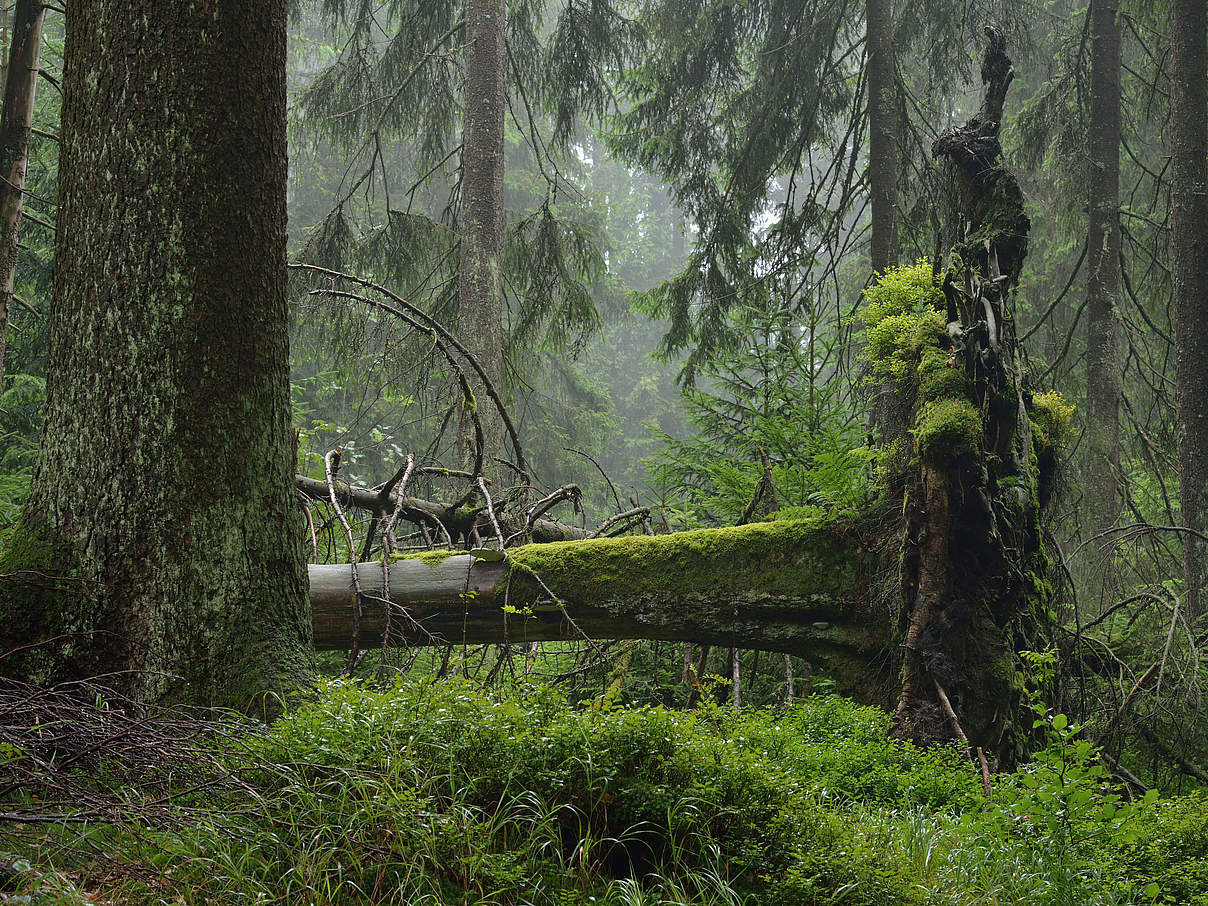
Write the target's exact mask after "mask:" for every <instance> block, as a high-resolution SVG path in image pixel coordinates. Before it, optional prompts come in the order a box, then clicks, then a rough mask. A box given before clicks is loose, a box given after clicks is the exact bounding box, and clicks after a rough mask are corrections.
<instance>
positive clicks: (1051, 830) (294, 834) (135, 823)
mask: <svg viewBox="0 0 1208 906" xmlns="http://www.w3.org/2000/svg"><path fill="white" fill-rule="evenodd" d="M104 707H105V703H104V702H102V701H98V702H97V708H98V709H101V710H103V709H104ZM1038 724H1039V725H1040V727H1039V729H1040V731H1041V732H1043V733H1044V734H1045V737H1046V738H1047V744H1046V745H1045V746H1044V747H1043V748H1042V749H1040V750H1039V752H1038V754H1037V756H1036V758H1035V760H1034V761H1032V762H1031V763H1029V764H1027V765H1024V766H1022V767H1021V768H1019V769H1018V770H1017V771H1015V772H1014V773H1012V774H1000V775H998V776H995V777H994V778H993V780H992V783H991V785H990V792H989V796H988V797H987V795H986V793H985V791H984V789H983V782H982V778H981V776H980V774H979V772H978V771H977V770H976V769H975V768H974V767H973V766H971V765H970V763H969V761H968V759H967V758H966V757H965V754H964V753H963V752H961V751H959V750H958V749H957V748H955V747H951V748H943V747H940V748H932V749H928V750H920V749H917V748H915V747H914V746H913V745H911V744H910V743H905V742H899V741H894V740H890V739H889V738H887V736H886V728H887V725H888V715H887V714H886V713H885V712H883V711H881V710H879V709H876V708H871V707H864V706H859V705H856V704H854V703H852V702H850V701H848V700H846V699H842V698H839V697H835V696H827V695H816V696H812V697H809V698H806V699H804V700H802V701H800V702H798V703H795V704H791V705H788V706H786V707H783V708H779V709H771V708H765V709H750V710H743V711H739V712H734V711H731V710H729V709H724V708H722V707H720V706H718V705H717V704H716V703H715V702H713V701H712V699H707V700H706V703H705V704H703V705H702V706H701V707H699V708H697V709H696V710H694V711H690V712H686V711H672V710H666V709H664V708H661V707H635V708H628V709H611V708H609V707H607V706H601V705H600V703H599V702H596V703H595V704H594V706H593V705H592V704H588V705H587V706H578V707H572V706H570V705H568V704H567V703H566V701H565V697H564V696H563V695H562V694H561V693H559V692H557V691H555V690H553V689H551V688H549V687H543V686H532V685H525V684H517V685H514V686H512V687H511V688H509V689H508V690H507V691H504V692H500V693H496V694H491V693H487V692H484V691H482V690H481V688H480V687H479V686H477V685H473V684H470V683H468V682H466V681H464V680H460V679H452V680H449V681H444V682H439V683H417V682H406V681H404V682H399V683H396V684H392V685H389V686H387V687H375V686H373V685H371V684H365V683H356V682H351V681H348V680H333V681H331V682H329V683H327V684H326V685H324V686H323V687H322V688H321V689H320V690H318V692H317V693H315V694H314V695H313V696H312V697H311V698H310V699H309V700H308V701H306V702H304V703H301V704H300V705H298V706H297V707H296V708H295V709H294V710H293V711H292V712H291V713H289V714H288V715H287V716H285V717H284V718H282V719H281V720H279V721H277V722H276V723H275V724H273V725H272V726H271V727H270V728H268V729H264V728H259V729H255V728H251V727H249V725H247V724H246V723H235V722H234V721H233V719H232V721H231V722H230V723H229V725H228V727H227V729H228V731H229V732H227V733H219V734H215V735H213V736H212V737H210V741H209V742H206V743H204V744H203V746H204V749H205V758H206V759H213V761H214V764H218V765H221V766H222V772H221V776H215V777H214V778H213V779H212V780H211V781H210V782H208V783H203V784H198V783H197V782H196V776H195V773H194V772H193V771H192V770H191V768H190V765H187V764H183V763H179V762H177V763H174V762H173V760H172V758H170V757H166V756H167V753H165V758H164V759H163V760H162V762H161V763H160V764H159V765H158V766H157V769H156V770H155V771H148V770H146V769H145V766H144V769H142V770H141V771H136V772H132V771H130V770H128V768H129V767H130V765H128V764H124V763H123V755H122V754H121V752H122V751H123V749H122V747H121V746H120V745H119V746H117V747H115V748H114V751H115V753H116V754H114V755H113V756H112V757H110V758H108V759H105V758H102V759H101V761H102V763H101V765H99V767H101V768H102V769H101V770H96V767H98V766H97V765H88V764H87V763H86V762H87V760H86V759H85V760H84V761H83V762H77V763H75V764H74V765H73V764H72V763H71V762H72V761H74V760H75V759H71V758H67V759H62V763H61V764H55V763H54V760H53V759H51V760H49V761H47V762H44V763H43V764H41V765H40V770H42V771H44V772H45V774H44V776H45V778H46V779H47V780H50V779H51V777H52V776H58V778H59V780H60V781H61V780H62V775H63V774H67V773H70V772H72V771H81V772H82V773H81V777H80V779H79V782H80V783H82V784H84V785H85V787H86V789H87V790H88V793H87V794H81V801H83V800H84V799H90V800H91V801H93V802H94V803H95V802H96V801H98V800H96V798H95V797H97V796H104V797H108V799H109V801H110V802H112V803H115V804H117V806H118V809H117V814H121V815H122V816H123V817H122V818H119V819H114V818H113V817H110V818H109V819H107V820H102V821H85V820H81V821H78V822H71V821H68V822H63V823H59V824H56V825H51V826H52V827H53V830H50V831H47V830H45V827H46V825H43V824H39V823H36V822H33V823H29V824H26V825H22V824H20V823H16V824H8V825H6V826H5V837H4V839H3V841H0V847H3V848H4V849H7V850H10V851H11V853H10V858H12V857H15V859H14V861H13V866H14V867H13V870H12V871H11V872H10V874H9V875H8V877H7V878H6V889H7V890H8V891H10V892H9V893H5V894H3V895H2V896H3V897H7V898H8V900H9V901H11V902H24V903H31V904H32V903H40V904H48V906H49V904H52V903H54V904H72V903H99V902H116V903H131V904H142V903H148V904H150V903H185V904H219V903H222V904H225V903H232V904H234V903H265V904H269V903H280V904H286V903H291V904H292V903H323V904H333V906H334V904H346V903H347V904H352V903H377V902H398V903H413V904H420V903H432V904H438V903H441V904H443V903H448V904H453V903H457V904H480V903H481V904H487V903H508V904H511V903H515V904H568V903H600V904H618V906H620V904H656V903H658V904H664V903H666V904H673V903H682V904H736V903H748V904H768V906H771V904H784V906H788V904H812V903H819V904H821V903H844V904H876V906H884V904H899V903H900V904H915V903H917V904H925V903H926V904H998V903H1003V904H1006V903H1029V904H1050V903H1051V904H1067V903H1080V904H1081V903H1086V904H1092V903H1093V904H1124V903H1154V902H1157V903H1180V904H1191V906H1194V904H1206V903H1208V808H1206V805H1208V802H1206V801H1205V797H1204V795H1203V793H1202V792H1197V793H1193V794H1191V795H1188V796H1184V797H1177V798H1167V799H1163V800H1159V799H1158V798H1157V795H1156V793H1150V794H1148V795H1141V794H1140V793H1138V795H1137V798H1136V799H1135V801H1134V800H1133V797H1132V796H1131V795H1129V794H1128V793H1127V791H1124V790H1121V789H1119V788H1115V787H1111V786H1109V785H1107V784H1106V783H1105V782H1104V773H1103V768H1102V767H1100V766H1099V765H1098V762H1097V752H1096V750H1095V749H1094V747H1093V746H1092V745H1091V744H1090V743H1089V742H1087V741H1085V740H1083V739H1082V737H1081V734H1080V732H1079V728H1078V727H1075V726H1071V725H1069V723H1068V722H1067V720H1066V718H1065V717H1064V716H1063V715H1052V716H1050V717H1048V718H1046V719H1045V720H1041V721H1038ZM224 736H225V741H222V742H215V741H214V739H218V738H221V737H224ZM32 748H33V743H32V742H31V749H32ZM128 748H131V749H132V748H134V747H133V746H129V747H128ZM105 751H108V750H105ZM22 757H24V753H23V752H22V751H21V750H20V749H18V748H17V747H12V746H10V747H6V749H5V752H4V753H3V758H4V759H5V760H6V762H8V763H9V765H10V766H11V765H12V764H13V763H14V762H15V761H17V760H19V759H21V758H22ZM192 760H193V761H196V760H197V758H196V757H194V758H193V759H192ZM136 774H138V775H139V776H135V775H136ZM190 787H200V788H193V789H190ZM39 792H40V791H39V790H38V789H37V788H36V786H32V785H31V786H29V787H27V788H26V789H25V790H24V791H23V792H21V793H18V794H15V795H14V793H13V791H11V790H10V791H9V794H8V802H7V806H6V808H7V810H9V811H10V812H12V813H15V814H17V815H18V816H19V815H21V814H24V815H25V816H26V817H27V818H28V817H29V816H31V815H35V814H37V812H36V811H35V810H32V808H33V806H34V805H36V801H37V800H38V798H39ZM169 793H170V794H171V795H170V796H168V794H169ZM167 801H170V803H171V804H170V805H169V806H168V807H166V808H164V807H163V803H164V802H167ZM44 807H46V808H49V807H50V803H49V802H47V803H45V804H44Z"/></svg>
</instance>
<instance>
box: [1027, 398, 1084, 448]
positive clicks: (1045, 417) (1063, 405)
mask: <svg viewBox="0 0 1208 906" xmlns="http://www.w3.org/2000/svg"><path fill="white" fill-rule="evenodd" d="M1031 417H1032V425H1033V426H1034V428H1035V430H1036V433H1037V434H1038V435H1039V436H1038V438H1037V440H1038V441H1039V443H1040V445H1041V446H1044V447H1053V448H1057V447H1060V446H1061V444H1062V443H1064V441H1065V439H1066V437H1067V436H1068V435H1069V431H1070V425H1071V424H1073V421H1074V407H1073V406H1071V405H1070V404H1069V403H1067V402H1066V401H1065V399H1064V398H1063V397H1062V396H1061V394H1060V393H1058V392H1057V391H1056V390H1049V391H1047V392H1045V393H1036V394H1033V395H1032V411H1031Z"/></svg>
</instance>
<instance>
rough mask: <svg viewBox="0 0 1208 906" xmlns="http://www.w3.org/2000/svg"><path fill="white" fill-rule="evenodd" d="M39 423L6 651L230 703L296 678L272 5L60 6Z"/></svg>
mask: <svg viewBox="0 0 1208 906" xmlns="http://www.w3.org/2000/svg"><path fill="white" fill-rule="evenodd" d="M66 41H67V43H66V56H65V72H64V81H63V122H62V158H61V164H60V167H61V170H60V183H59V185H60V209H59V218H58V230H57V239H56V248H55V279H54V296H53V302H52V308H51V327H50V351H49V358H48V365H47V401H46V427H45V430H44V434H43V440H42V447H41V454H40V458H39V462H38V468H37V472H36V474H35V476H34V479H33V484H32V487H31V490H30V494H29V499H28V502H27V504H26V506H25V509H24V511H23V514H22V518H21V521H20V523H19V525H18V526H17V527H16V530H15V532H14V534H13V535H12V537H11V538H10V540H9V545H8V547H7V549H6V550H5V551H4V553H3V554H0V574H4V581H0V649H2V650H4V651H9V650H10V649H16V650H15V652H13V653H10V654H9V655H8V656H7V657H5V658H4V659H3V661H2V662H0V669H2V670H3V671H4V672H5V673H7V674H9V675H13V676H17V677H20V678H21V679H24V680H33V681H36V682H43V683H48V682H54V681H57V680H62V679H70V678H77V677H85V676H92V675H97V674H105V677H106V682H110V683H113V684H116V685H118V686H119V687H121V688H122V690H123V691H125V692H127V693H130V694H132V695H134V696H136V697H138V698H141V699H144V700H151V699H159V698H165V697H167V698H174V699H187V700H191V701H199V702H204V703H211V702H213V703H221V704H227V705H236V706H243V705H248V704H249V703H251V702H253V701H254V700H256V699H257V698H258V697H259V696H261V695H263V694H264V693H265V692H268V691H273V690H279V689H284V688H288V687H289V686H290V685H292V684H294V683H297V682H298V681H299V680H300V679H302V678H303V677H304V675H305V673H306V670H307V668H308V665H309V662H310V658H311V653H310V614H309V609H308V606H307V598H306V577H305V568H304V564H303V560H302V551H301V545H300V540H301V517H300V514H299V513H298V511H297V508H296V503H295V500H294V492H293V489H292V466H293V462H292V458H293V457H292V452H291V439H290V434H289V429H288V421H287V419H288V414H289V383H288V339H287V331H286V305H285V180H286V156H285V2H284V0H265V2H260V3H255V4H251V5H248V4H243V3H238V2H235V0H217V2H213V3H207V4H203V5H202V6H201V7H199V6H198V5H197V4H194V3H191V2H162V3H156V4H149V5H135V4H129V3H126V2H121V0H83V2H79V3H72V4H71V5H70V7H69V8H68V10H67V17H66Z"/></svg>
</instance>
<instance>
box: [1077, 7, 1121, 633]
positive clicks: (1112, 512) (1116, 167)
mask: <svg viewBox="0 0 1208 906" xmlns="http://www.w3.org/2000/svg"><path fill="white" fill-rule="evenodd" d="M1117 16H1118V3H1117V2H1116V0H1092V2H1091V6H1090V17H1091V97H1090V154H1091V158H1090V174H1089V179H1088V181H1087V182H1088V185H1089V187H1090V197H1089V199H1088V209H1089V215H1090V216H1089V223H1088V232H1087V265H1088V267H1087V282H1086V300H1087V305H1086V452H1085V458H1084V466H1083V479H1084V483H1083V491H1082V512H1081V517H1082V518H1081V522H1082V540H1083V541H1086V540H1088V539H1090V538H1092V537H1094V536H1095V535H1096V534H1098V533H1099V532H1102V531H1104V530H1106V529H1109V528H1111V526H1112V525H1113V524H1114V523H1115V521H1116V517H1117V516H1118V515H1119V512H1120V502H1119V499H1120V489H1119V474H1120V394H1121V370H1122V369H1121V362H1120V344H1119V339H1118V337H1119V323H1120V308H1119V296H1120V26H1119V23H1118V21H1117ZM1086 550H1087V554H1086V557H1085V558H1084V561H1083V563H1084V568H1083V569H1082V570H1081V571H1080V572H1081V575H1082V577H1083V580H1084V581H1083V582H1082V583H1081V584H1082V585H1083V588H1084V590H1085V591H1086V592H1087V593H1088V596H1089V597H1091V598H1092V599H1093V604H1094V606H1095V609H1096V610H1100V609H1101V608H1102V606H1103V602H1102V600H1101V599H1102V597H1103V595H1104V593H1105V591H1106V590H1105V588H1104V584H1103V580H1102V577H1103V575H1104V569H1103V564H1102V563H1099V562H1098V561H1097V557H1096V548H1095V545H1091V546H1089V547H1088V548H1087V549H1086Z"/></svg>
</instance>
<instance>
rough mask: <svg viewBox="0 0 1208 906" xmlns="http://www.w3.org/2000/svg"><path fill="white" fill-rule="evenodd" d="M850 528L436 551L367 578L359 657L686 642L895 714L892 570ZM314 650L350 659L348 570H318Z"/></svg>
mask: <svg viewBox="0 0 1208 906" xmlns="http://www.w3.org/2000/svg"><path fill="white" fill-rule="evenodd" d="M869 548H870V546H869V545H868V544H867V543H866V540H863V539H861V537H860V535H859V533H858V532H857V531H856V529H855V528H854V527H852V526H850V525H847V524H841V523H835V522H826V521H815V522H771V523H756V524H754V525H746V526H741V527H737V528H725V529H710V530H702V531H694V532H679V533H675V534H671V535H661V536H657V537H644V536H638V537H630V538H601V539H593V540H587V541H570V542H563V543H557V544H531V545H526V546H523V547H518V548H515V549H513V550H511V551H509V552H508V557H507V559H506V560H502V561H497V562H490V561H485V560H481V559H477V558H475V557H473V556H471V555H468V554H451V553H449V552H438V553H436V554H425V555H423V556H422V557H420V558H414V559H407V558H404V559H397V560H393V561H390V562H389V564H388V572H389V588H388V593H386V590H385V589H384V584H385V583H384V579H385V576H384V572H385V570H384V569H383V565H382V563H381V562H380V561H376V562H369V563H362V564H359V566H358V573H359V579H360V584H361V590H362V603H363V607H364V613H363V615H362V617H361V621H360V643H361V645H362V646H369V647H372V646H377V645H380V644H381V643H382V639H383V636H384V634H385V632H386V620H387V613H386V606H385V604H386V601H387V600H389V601H390V602H391V604H392V605H394V608H395V609H394V610H393V611H392V612H391V614H390V619H391V623H392V631H391V636H392V640H393V643H394V644H401V643H403V642H405V643H406V644H410V645H425V644H443V643H449V642H453V643H462V642H465V643H482V642H518V643H519V642H534V641H553V640H573V639H583V638H609V639H662V640H669V641H683V640H691V641H695V642H701V643H706V644H714V645H722V646H729V647H739V648H758V649H765V650H769V651H781V652H787V653H791V654H796V655H800V656H802V657H805V658H807V659H809V660H810V661H811V662H812V663H813V664H814V665H815V666H816V667H817V668H818V669H820V670H822V671H823V672H825V673H826V674H827V675H829V676H831V677H832V678H834V679H835V681H836V683H837V684H838V685H839V687H840V688H841V689H842V690H843V691H844V692H845V693H847V694H850V695H854V696H856V697H858V698H860V699H862V700H864V701H874V702H879V703H882V704H887V703H888V702H890V701H891V700H892V698H893V696H894V694H895V692H896V666H895V665H894V659H893V658H892V657H890V656H888V654H887V652H888V651H889V650H890V648H891V646H890V643H889V635H890V623H891V615H890V614H889V613H888V612H887V611H886V610H885V609H884V608H880V609H878V608H877V607H876V606H874V605H873V604H871V603H870V602H871V601H872V600H873V599H874V598H875V597H876V596H875V595H873V594H872V593H871V591H872V589H873V587H874V585H875V584H876V583H878V582H879V581H880V580H881V579H882V578H883V574H884V571H885V565H884V563H883V562H882V560H881V558H880V557H879V556H878V555H877V554H876V553H875V552H873V551H871V550H870V549H869ZM310 582H311V591H310V597H311V606H312V611H313V623H314V639H315V645H316V647H318V648H320V649H341V648H347V647H348V646H349V645H350V644H351V640H352V611H353V607H354V603H355V592H354V590H353V581H352V568H351V566H350V565H349V564H337V565H328V566H323V565H314V566H311V567H310Z"/></svg>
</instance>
